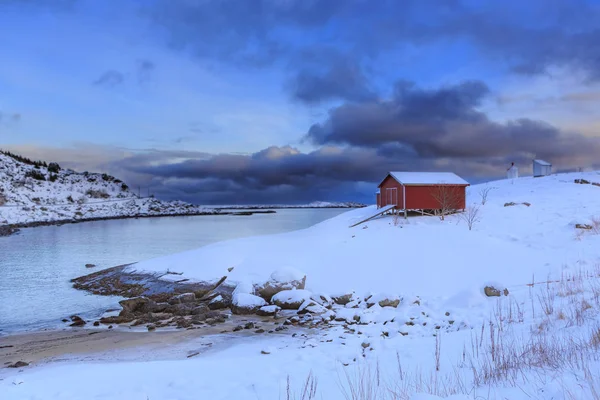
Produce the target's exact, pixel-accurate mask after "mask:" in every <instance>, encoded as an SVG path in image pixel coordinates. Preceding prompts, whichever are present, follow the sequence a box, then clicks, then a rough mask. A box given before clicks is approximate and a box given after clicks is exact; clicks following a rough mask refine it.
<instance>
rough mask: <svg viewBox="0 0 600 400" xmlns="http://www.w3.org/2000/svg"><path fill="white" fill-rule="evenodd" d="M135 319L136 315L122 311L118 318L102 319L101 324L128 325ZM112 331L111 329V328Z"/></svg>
mask: <svg viewBox="0 0 600 400" xmlns="http://www.w3.org/2000/svg"><path fill="white" fill-rule="evenodd" d="M134 319H135V315H133V313H130V312H124V311H121V313H120V314H119V315H117V316H113V317H103V318H100V323H102V324H126V323H128V322H131V321H133V320H134ZM109 329H110V327H109Z"/></svg>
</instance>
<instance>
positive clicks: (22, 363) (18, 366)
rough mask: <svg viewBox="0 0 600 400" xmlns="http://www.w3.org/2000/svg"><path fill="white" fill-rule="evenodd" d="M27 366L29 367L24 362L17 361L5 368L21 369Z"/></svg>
mask: <svg viewBox="0 0 600 400" xmlns="http://www.w3.org/2000/svg"><path fill="white" fill-rule="evenodd" d="M28 365H29V363H26V362H25V361H17V362H16V363H13V364H10V365H8V367H7V368H23V367H26V366H28Z"/></svg>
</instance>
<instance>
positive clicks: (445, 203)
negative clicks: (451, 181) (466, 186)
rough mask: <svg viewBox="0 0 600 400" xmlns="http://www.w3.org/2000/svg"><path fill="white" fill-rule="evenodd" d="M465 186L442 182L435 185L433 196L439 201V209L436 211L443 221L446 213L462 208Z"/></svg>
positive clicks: (432, 191)
mask: <svg viewBox="0 0 600 400" xmlns="http://www.w3.org/2000/svg"><path fill="white" fill-rule="evenodd" d="M462 190H463V188H462V187H461V186H456V185H444V184H440V185H437V186H434V187H433V188H432V190H431V196H432V197H433V199H434V200H435V201H436V202H437V206H438V209H437V210H436V212H437V213H438V215H439V216H440V219H441V220H442V221H443V220H444V217H445V216H446V215H449V214H452V213H453V212H455V211H457V210H460V209H462V208H463V207H464V206H463V204H462V196H461V193H462Z"/></svg>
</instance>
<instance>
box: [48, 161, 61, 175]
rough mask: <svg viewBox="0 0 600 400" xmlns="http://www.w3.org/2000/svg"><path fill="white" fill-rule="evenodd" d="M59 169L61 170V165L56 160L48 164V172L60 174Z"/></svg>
mask: <svg viewBox="0 0 600 400" xmlns="http://www.w3.org/2000/svg"><path fill="white" fill-rule="evenodd" d="M58 171H60V165H58V164H57V163H55V162H51V163H50V164H48V172H54V173H55V174H58Z"/></svg>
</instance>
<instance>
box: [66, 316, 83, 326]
mask: <svg viewBox="0 0 600 400" xmlns="http://www.w3.org/2000/svg"><path fill="white" fill-rule="evenodd" d="M71 321H72V322H73V323H72V324H70V325H69V326H84V325H85V324H86V322H85V321H84V320H83V318H81V317H80V316H78V315H73V316H71Z"/></svg>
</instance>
